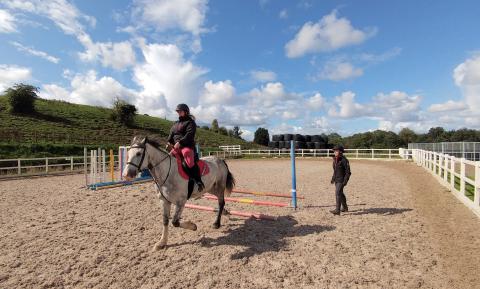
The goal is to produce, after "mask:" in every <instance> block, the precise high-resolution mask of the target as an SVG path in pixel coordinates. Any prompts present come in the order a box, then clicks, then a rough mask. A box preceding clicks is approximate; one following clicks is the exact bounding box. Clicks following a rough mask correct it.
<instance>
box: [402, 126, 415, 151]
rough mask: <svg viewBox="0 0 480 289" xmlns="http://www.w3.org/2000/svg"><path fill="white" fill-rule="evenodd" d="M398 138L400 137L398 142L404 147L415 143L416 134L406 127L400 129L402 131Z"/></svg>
mask: <svg viewBox="0 0 480 289" xmlns="http://www.w3.org/2000/svg"><path fill="white" fill-rule="evenodd" d="M398 136H399V137H400V140H401V141H402V144H403V145H404V146H407V145H408V144H409V143H413V142H416V141H417V134H416V133H415V132H414V131H413V130H411V129H409V128H408V127H405V128H402V130H401V131H400V132H399V133H398Z"/></svg>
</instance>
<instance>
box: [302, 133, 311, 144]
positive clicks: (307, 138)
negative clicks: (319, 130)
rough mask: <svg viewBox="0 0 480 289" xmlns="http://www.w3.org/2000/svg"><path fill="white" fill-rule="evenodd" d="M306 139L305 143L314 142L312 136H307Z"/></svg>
mask: <svg viewBox="0 0 480 289" xmlns="http://www.w3.org/2000/svg"><path fill="white" fill-rule="evenodd" d="M304 138H305V142H307V143H309V142H312V136H311V135H306V136H304Z"/></svg>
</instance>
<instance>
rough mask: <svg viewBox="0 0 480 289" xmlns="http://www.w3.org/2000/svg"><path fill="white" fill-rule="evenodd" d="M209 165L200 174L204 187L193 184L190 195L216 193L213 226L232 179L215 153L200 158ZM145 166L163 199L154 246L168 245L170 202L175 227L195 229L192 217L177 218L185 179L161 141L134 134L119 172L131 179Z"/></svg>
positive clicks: (185, 192)
mask: <svg viewBox="0 0 480 289" xmlns="http://www.w3.org/2000/svg"><path fill="white" fill-rule="evenodd" d="M201 160H202V161H204V162H205V163H206V164H207V165H208V169H209V173H208V174H206V175H204V176H202V181H203V183H204V185H205V188H204V189H203V190H202V191H201V192H199V191H198V186H197V185H196V184H195V185H194V189H193V192H192V195H191V197H192V198H195V199H197V198H200V197H202V196H203V195H204V194H206V193H210V194H212V195H215V196H216V197H217V199H218V212H217V216H216V219H215V222H214V223H213V228H215V229H218V228H220V222H221V216H222V213H223V211H224V207H225V199H224V197H225V196H229V195H230V194H231V192H232V190H233V188H234V186H235V179H234V177H233V175H232V173H231V172H230V170H229V168H228V166H227V163H226V162H225V161H224V160H222V159H220V158H218V157H215V156H209V157H205V158H202V159H201ZM144 169H148V170H149V171H150V174H151V175H152V178H153V180H154V182H155V185H156V188H157V192H158V197H159V198H160V200H162V203H163V213H162V216H163V231H162V237H161V238H160V241H159V242H157V243H156V244H155V246H154V250H160V249H163V248H165V247H166V246H167V240H168V222H169V218H170V208H171V204H174V205H175V212H174V215H173V219H172V225H173V226H174V227H180V228H184V229H188V230H193V231H195V230H197V225H196V224H195V223H193V222H191V221H183V222H182V221H180V218H181V215H182V212H183V209H184V207H185V203H186V202H187V199H188V180H185V179H184V178H182V176H181V174H180V173H179V166H178V164H177V160H176V159H175V157H174V156H173V155H172V154H170V153H169V152H168V151H167V150H165V149H163V148H162V146H161V144H160V142H159V141H158V140H156V139H154V138H148V137H139V136H135V137H134V138H133V140H132V143H131V146H130V149H129V151H128V157H127V164H126V166H125V168H124V170H123V172H122V174H123V177H124V178H125V179H126V180H132V179H133V178H135V176H136V175H137V174H138V173H139V172H140V171H143V170H144Z"/></svg>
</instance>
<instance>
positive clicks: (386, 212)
mask: <svg viewBox="0 0 480 289" xmlns="http://www.w3.org/2000/svg"><path fill="white" fill-rule="evenodd" d="M409 211H412V209H398V208H369V209H360V210H355V211H350V212H348V213H346V214H348V215H367V214H377V215H382V216H391V215H397V214H403V213H405V212H409Z"/></svg>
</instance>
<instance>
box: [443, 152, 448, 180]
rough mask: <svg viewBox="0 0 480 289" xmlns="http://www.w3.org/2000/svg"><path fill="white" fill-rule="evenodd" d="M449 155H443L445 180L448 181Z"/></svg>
mask: <svg viewBox="0 0 480 289" xmlns="http://www.w3.org/2000/svg"><path fill="white" fill-rule="evenodd" d="M447 177H448V156H447V155H443V180H444V181H445V183H448V178H447Z"/></svg>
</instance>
